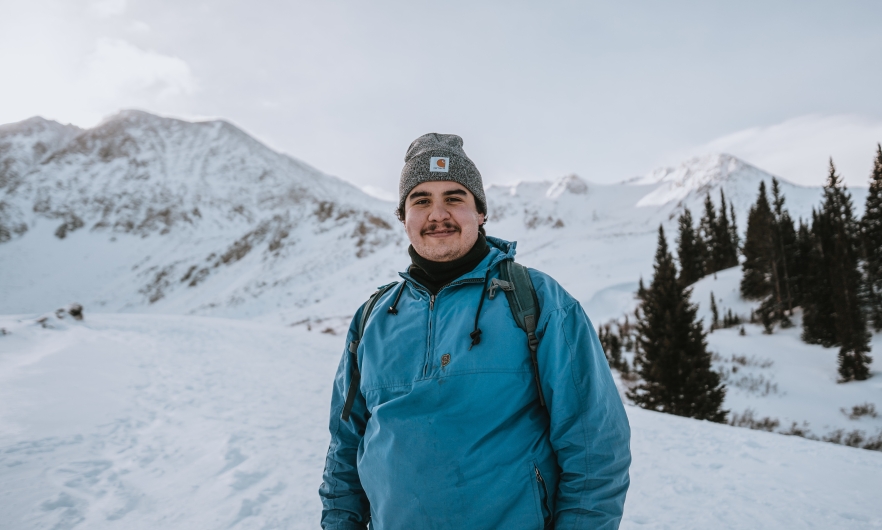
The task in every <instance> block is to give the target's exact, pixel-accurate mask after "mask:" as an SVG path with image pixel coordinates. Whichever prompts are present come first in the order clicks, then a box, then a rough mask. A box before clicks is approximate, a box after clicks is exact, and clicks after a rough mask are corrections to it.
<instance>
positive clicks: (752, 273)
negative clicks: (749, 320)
mask: <svg viewBox="0 0 882 530" xmlns="http://www.w3.org/2000/svg"><path fill="white" fill-rule="evenodd" d="M773 232H774V216H773V215H772V210H771V207H770V206H769V200H768V198H767V197H766V183H765V182H762V181H761V182H760V185H759V195H758V196H757V199H756V203H754V205H753V206H751V207H750V211H749V212H748V214H747V234H746V236H745V238H744V248H743V249H742V252H743V253H744V263H742V264H741V269H742V270H743V271H744V274H743V276H742V278H741V296H743V297H744V298H748V299H752V300H762V299H764V298H766V297H767V296H769V295H771V294H772V290H773V289H774V286H773V281H772V250H773V247H774V241H773V239H772V234H773Z"/></svg>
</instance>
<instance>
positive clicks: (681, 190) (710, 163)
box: [629, 154, 772, 207]
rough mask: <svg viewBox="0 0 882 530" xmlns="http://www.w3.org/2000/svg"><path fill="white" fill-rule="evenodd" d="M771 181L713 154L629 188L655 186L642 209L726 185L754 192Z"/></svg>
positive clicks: (759, 172) (655, 173)
mask: <svg viewBox="0 0 882 530" xmlns="http://www.w3.org/2000/svg"><path fill="white" fill-rule="evenodd" d="M771 178H772V175H771V174H769V173H766V172H765V171H762V170H761V169H758V168H756V167H754V166H751V165H750V164H748V163H746V162H744V161H742V160H739V159H738V158H735V157H734V156H731V155H727V154H714V155H708V156H703V157H695V158H692V159H689V160H687V161H685V162H683V163H682V164H680V165H679V166H678V167H676V168H670V167H663V168H658V169H655V170H653V171H651V172H650V173H649V174H647V175H646V176H645V177H642V178H639V179H636V180H633V181H630V182H629V184H631V185H636V186H641V185H655V186H656V188H655V189H654V190H653V191H652V192H650V193H649V194H647V195H645V196H644V197H642V198H641V199H640V200H639V201H638V202H637V205H636V206H638V207H643V206H662V205H665V204H668V203H671V202H680V201H683V200H684V199H686V198H687V197H689V196H690V195H693V196H694V195H705V194H706V193H708V192H710V191H711V190H713V189H715V188H718V187H721V186H724V185H725V186H726V187H732V186H736V187H741V186H748V187H752V188H753V189H755V188H756V186H757V185H758V182H759V181H760V180H770V179H771Z"/></svg>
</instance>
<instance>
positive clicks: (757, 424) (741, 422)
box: [729, 409, 781, 432]
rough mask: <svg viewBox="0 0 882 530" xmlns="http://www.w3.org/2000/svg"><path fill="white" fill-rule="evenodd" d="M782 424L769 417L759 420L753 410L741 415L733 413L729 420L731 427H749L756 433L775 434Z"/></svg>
mask: <svg viewBox="0 0 882 530" xmlns="http://www.w3.org/2000/svg"><path fill="white" fill-rule="evenodd" d="M780 424H781V422H780V421H778V420H777V419H775V418H770V417H768V416H766V417H764V418H759V419H758V418H756V417H755V412H754V411H753V409H747V410H745V411H744V412H743V413H741V414H738V413H737V412H733V413H732V417H731V418H730V419H729V425H733V426H735V427H747V428H748V429H753V430H755V431H766V432H774V431H775V429H777V428H778V426H779V425H780Z"/></svg>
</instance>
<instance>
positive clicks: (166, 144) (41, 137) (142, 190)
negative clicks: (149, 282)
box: [0, 110, 378, 235]
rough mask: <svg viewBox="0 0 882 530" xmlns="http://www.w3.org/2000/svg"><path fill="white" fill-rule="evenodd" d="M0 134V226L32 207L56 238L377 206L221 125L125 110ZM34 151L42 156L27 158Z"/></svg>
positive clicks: (17, 221) (19, 222)
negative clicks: (57, 228)
mask: <svg viewBox="0 0 882 530" xmlns="http://www.w3.org/2000/svg"><path fill="white" fill-rule="evenodd" d="M2 131H3V132H5V133H6V136H11V137H12V138H13V139H14V140H16V142H7V143H6V144H3V145H5V149H4V150H3V154H4V157H5V163H4V166H3V167H4V168H5V171H4V173H0V179H3V180H2V181H0V182H6V183H7V184H6V185H4V186H0V188H2V187H6V190H5V191H6V194H5V197H3V201H4V203H5V204H6V205H7V207H6V214H5V216H6V218H5V219H2V220H0V221H2V222H3V224H5V225H7V226H12V225H14V226H16V227H21V226H26V225H29V224H32V223H33V220H28V219H27V218H26V216H25V214H24V212H28V211H33V212H35V213H36V214H37V215H38V216H42V217H48V218H63V219H65V223H66V224H67V229H65V230H62V231H61V232H60V234H64V233H66V232H67V231H69V230H75V229H78V228H81V227H89V228H91V229H104V228H110V229H112V230H113V231H116V232H119V231H122V232H135V233H138V234H140V235H148V234H151V233H155V232H159V233H167V232H168V231H169V230H172V229H174V228H175V227H177V226H191V225H195V224H199V223H200V222H202V220H204V219H205V220H210V221H211V223H213V224H215V225H220V226H230V225H231V223H232V224H233V225H238V224H242V223H244V224H246V225H251V224H254V223H255V222H259V221H260V219H261V218H267V217H271V216H272V214H276V215H278V214H284V215H289V214H290V215H293V216H294V217H296V218H300V217H303V216H304V215H309V214H310V213H313V212H316V211H318V210H320V209H322V208H324V209H327V208H328V207H331V206H333V207H335V208H336V209H337V210H339V211H357V210H370V211H373V210H375V209H378V206H377V205H376V204H375V203H377V202H378V201H376V200H375V199H373V198H371V197H369V196H367V195H366V194H364V193H363V192H361V191H360V190H358V189H357V188H355V187H354V186H352V185H350V184H348V183H346V182H344V181H342V180H340V179H337V178H335V177H331V176H329V175H325V174H323V173H321V172H320V171H318V170H316V169H314V168H312V167H310V166H308V165H307V164H304V163H302V162H299V161H297V160H295V159H293V158H291V157H289V156H286V155H283V154H280V153H277V152H275V151H273V150H271V149H269V148H268V147H266V146H264V145H263V144H261V143H260V142H258V141H257V140H255V139H254V138H252V137H250V136H249V135H247V134H246V133H244V132H243V131H241V130H240V129H238V128H236V127H235V126H233V125H231V124H229V123H227V122H224V121H210V122H201V123H200V122H197V123H191V122H187V121H183V120H177V119H171V118H163V117H159V116H154V115H152V114H149V113H146V112H141V111H132V110H128V111H123V112H120V113H118V114H116V115H114V116H112V117H110V118H108V119H107V120H105V121H104V122H102V123H101V124H100V125H98V126H96V127H94V128H92V129H88V130H85V131H82V130H79V129H75V128H73V129H69V128H65V126H61V125H59V124H54V122H45V120H42V121H41V120H40V119H32V120H28V121H27V122H22V124H13V126H7V127H4V128H3V130H2ZM34 131H36V133H35V132H34ZM37 133H39V134H37ZM41 146H42V147H41ZM38 151H39V152H41V153H44V154H43V156H42V157H41V158H39V159H36V158H34V156H33V155H32V153H34V152H38ZM38 162H39V163H38ZM25 175H27V178H26V179H25ZM268 214H269V215H268ZM316 215H318V214H316ZM8 231H9V230H7V232H8ZM19 232H20V230H17V231H16V233H19Z"/></svg>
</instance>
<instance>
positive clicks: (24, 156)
mask: <svg viewBox="0 0 882 530" xmlns="http://www.w3.org/2000/svg"><path fill="white" fill-rule="evenodd" d="M80 132H82V129H80V128H79V127H75V126H73V125H62V124H60V123H58V122H56V121H51V120H46V119H44V118H40V117H39V116H35V117H33V118H28V119H27V120H24V121H20V122H18V123H10V124H6V125H0V189H3V188H7V189H9V188H16V187H18V186H19V185H21V182H22V179H23V178H24V175H26V174H27V173H28V172H30V171H31V170H32V169H33V168H34V167H35V166H36V165H37V164H39V163H40V162H42V161H43V160H45V159H46V158H47V157H48V156H51V154H52V153H53V152H55V151H56V150H58V149H59V148H61V147H62V146H63V145H65V144H67V143H68V142H69V141H70V140H71V139H72V138H74V137H75V136H76V135H77V134H79V133H80Z"/></svg>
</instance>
